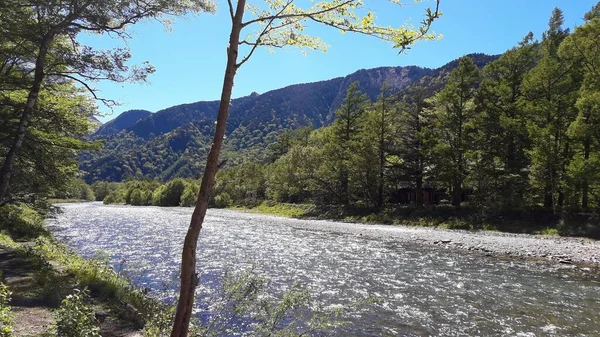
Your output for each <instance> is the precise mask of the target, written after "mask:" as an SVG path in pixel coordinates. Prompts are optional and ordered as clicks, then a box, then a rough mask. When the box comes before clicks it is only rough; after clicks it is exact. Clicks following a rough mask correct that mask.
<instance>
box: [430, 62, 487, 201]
mask: <svg viewBox="0 0 600 337" xmlns="http://www.w3.org/2000/svg"><path fill="white" fill-rule="evenodd" d="M478 81H479V69H477V66H476V65H475V63H473V61H472V60H471V59H470V58H469V57H462V58H461V59H460V61H459V65H458V67H457V68H456V69H455V70H453V71H452V72H451V73H450V77H449V79H448V83H447V84H446V86H445V87H444V89H442V91H441V92H440V93H438V94H437V95H436V96H435V108H436V121H435V124H436V130H435V132H436V135H437V137H438V144H437V145H436V149H435V152H436V155H437V158H436V162H437V163H436V164H437V165H436V166H438V170H441V171H443V176H444V178H445V180H446V182H447V183H448V185H449V187H450V190H451V192H452V193H451V195H452V205H454V206H455V207H460V204H461V201H462V195H463V183H464V181H465V178H466V177H467V174H468V171H469V168H468V166H467V155H468V152H469V151H470V150H472V148H473V142H472V140H473V121H474V118H475V109H474V104H473V98H474V97H475V90H476V88H477V83H478Z"/></svg>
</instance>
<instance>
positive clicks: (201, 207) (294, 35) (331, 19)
mask: <svg viewBox="0 0 600 337" xmlns="http://www.w3.org/2000/svg"><path fill="white" fill-rule="evenodd" d="M260 3H261V4H262V6H261V5H252V4H247V3H246V0H238V1H237V3H235V2H234V1H232V0H228V1H227V4H228V9H229V16H230V19H231V31H230V34H229V46H228V48H227V65H226V67H225V76H224V79H223V89H222V93H221V100H220V105H219V111H218V115H217V124H216V129H215V135H214V138H213V143H212V146H211V149H210V152H209V154H208V158H207V161H206V167H205V170H204V174H203V176H202V183H201V187H200V192H199V193H198V200H197V202H196V207H195V209H194V212H193V214H192V218H191V221H190V226H189V228H188V232H187V234H186V237H185V241H184V245H183V252H182V261H181V287H180V293H179V302H178V304H177V312H176V314H175V321H174V323H173V330H172V332H171V336H172V337H183V336H187V334H188V328H189V323H190V317H191V314H192V307H193V304H194V292H195V289H196V286H197V285H198V276H197V274H196V247H197V245H198V237H199V235H200V230H201V229H202V223H203V222H204V217H205V215H206V210H207V208H208V202H209V199H210V193H211V190H212V187H213V185H214V182H215V174H216V173H217V170H218V168H219V154H220V152H221V148H222V146H223V137H224V136H225V128H226V124H227V117H228V114H229V105H230V101H231V93H232V89H233V80H234V78H235V74H236V72H237V70H238V69H239V68H240V67H241V66H242V65H243V64H244V63H246V62H247V61H248V60H249V59H250V57H251V56H252V55H253V53H254V51H255V50H256V49H257V48H258V47H260V46H266V47H269V48H281V47H285V46H290V45H292V46H297V47H300V48H310V49H320V50H325V49H326V47H325V44H324V43H323V42H322V41H321V40H320V39H319V38H316V37H311V36H308V35H306V33H304V31H303V30H304V28H305V27H306V25H307V23H308V22H314V23H318V24H323V25H326V26H330V27H332V28H335V29H338V30H340V31H343V32H354V33H358V34H364V35H369V36H373V37H376V38H379V39H382V40H384V41H389V42H392V43H393V44H394V47H396V48H401V49H403V48H406V47H408V46H409V45H411V44H413V43H415V42H416V41H418V40H422V39H432V38H434V36H433V35H432V34H430V33H429V28H430V26H431V24H432V23H433V21H434V20H435V19H436V18H438V17H439V14H440V13H439V11H438V9H439V0H436V7H435V9H433V10H432V9H429V8H428V9H427V10H426V17H425V19H424V20H423V21H422V23H421V26H420V27H419V28H418V29H411V28H407V27H404V26H401V27H399V28H393V27H385V26H380V25H377V24H376V23H375V20H374V14H373V13H372V12H368V11H367V13H366V14H365V15H363V16H361V15H360V14H359V13H361V12H364V10H365V8H364V6H363V1H361V0H330V1H319V2H314V3H313V5H312V7H310V8H307V9H304V8H301V6H302V5H303V4H304V3H301V2H300V1H294V0H287V1H286V0H283V1H282V0H265V1H264V2H262V1H261V2H260ZM390 3H393V4H399V1H397V0H390ZM246 10H248V11H250V12H251V14H252V15H253V18H252V19H249V20H247V21H244V14H245V12H246ZM251 27H258V29H259V30H258V32H256V34H253V35H252V36H248V37H246V38H240V36H241V33H242V30H244V29H248V28H251ZM240 46H247V47H248V51H247V54H246V55H245V56H243V57H241V58H240V55H239V53H240Z"/></svg>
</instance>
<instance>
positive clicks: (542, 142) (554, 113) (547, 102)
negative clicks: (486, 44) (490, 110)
mask: <svg viewBox="0 0 600 337" xmlns="http://www.w3.org/2000/svg"><path fill="white" fill-rule="evenodd" d="M562 25H563V15H562V11H560V9H554V11H553V12H552V17H551V18H550V22H549V28H548V30H547V31H546V32H544V34H543V39H542V42H541V56H542V58H541V60H539V62H538V64H537V65H536V67H535V68H534V69H532V70H531V71H530V72H529V73H528V74H527V75H526V76H525V79H524V81H523V87H522V91H523V96H522V97H521V105H522V107H523V109H524V110H525V111H526V112H527V113H528V119H529V124H528V128H529V134H530V137H531V139H532V150H531V151H530V157H531V160H532V163H531V164H532V165H531V167H532V172H531V173H532V180H531V183H532V185H533V186H532V187H533V188H534V190H537V191H539V192H538V193H537V195H540V194H541V196H542V199H543V204H544V207H546V208H555V207H557V206H559V207H560V206H563V204H564V199H565V184H566V181H565V179H566V168H567V166H568V164H569V161H570V159H571V157H572V148H571V141H570V139H569V137H568V135H567V130H568V128H569V125H570V124H571V123H572V122H573V120H575V116H576V109H575V99H576V93H577V88H578V87H579V78H578V76H577V71H576V69H574V67H573V64H572V63H569V62H567V61H566V60H565V59H563V58H561V57H560V56H559V55H558V48H559V46H560V44H561V43H562V42H563V40H564V39H565V38H566V37H567V36H568V34H569V32H568V30H567V29H563V28H562Z"/></svg>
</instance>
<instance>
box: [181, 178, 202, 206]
mask: <svg viewBox="0 0 600 337" xmlns="http://www.w3.org/2000/svg"><path fill="white" fill-rule="evenodd" d="M199 190H200V185H199V184H198V183H196V182H190V183H187V184H186V186H185V189H184V190H183V194H182V195H181V206H184V207H191V206H194V205H196V200H197V199H198V191H199Z"/></svg>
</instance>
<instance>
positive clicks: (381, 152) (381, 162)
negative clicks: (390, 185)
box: [377, 95, 385, 208]
mask: <svg viewBox="0 0 600 337" xmlns="http://www.w3.org/2000/svg"><path fill="white" fill-rule="evenodd" d="M380 131H381V133H380V135H379V190H378V191H377V192H378V193H377V207H379V208H381V207H382V206H383V186H384V178H385V177H384V172H383V170H384V167H385V96H383V95H382V98H381V130H380Z"/></svg>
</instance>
